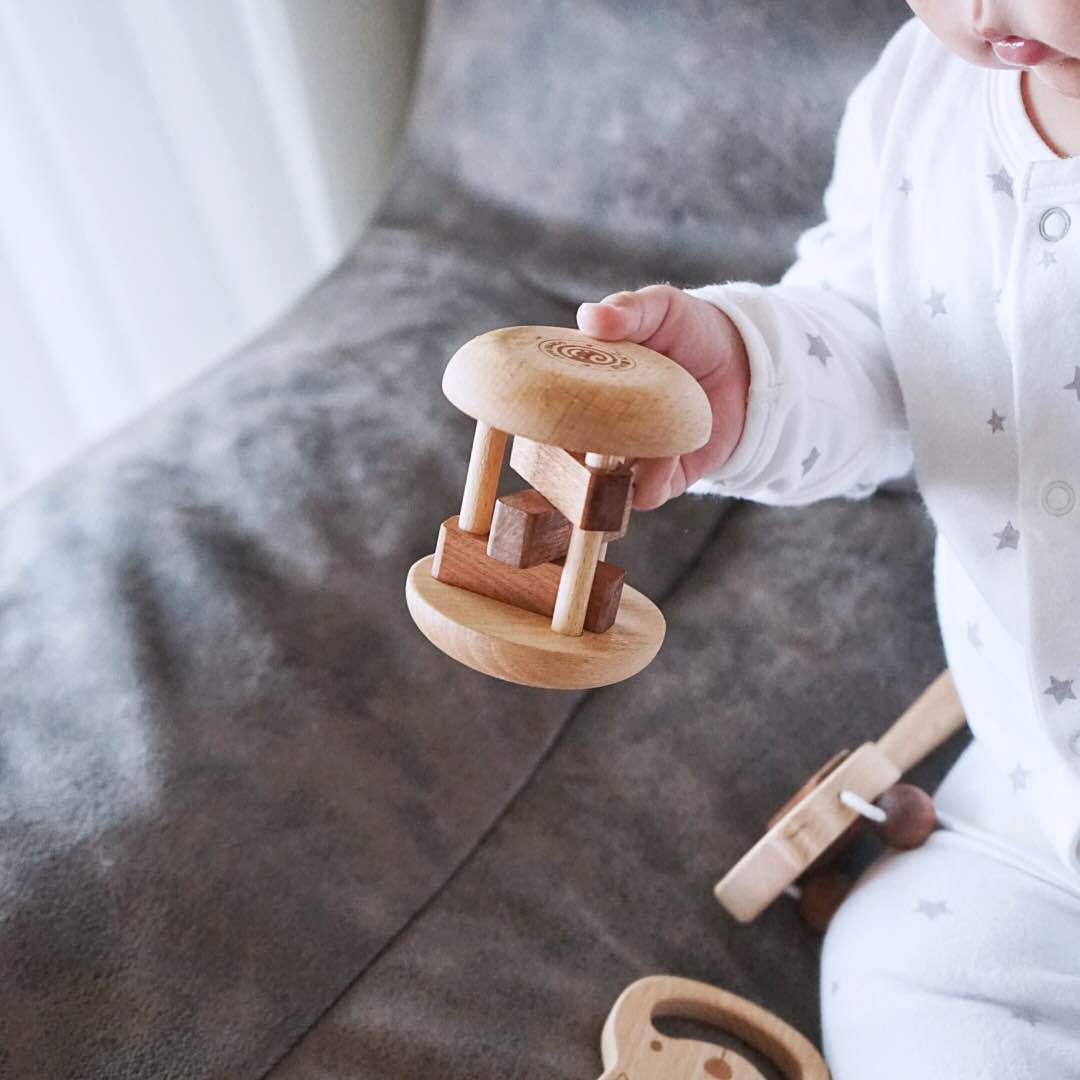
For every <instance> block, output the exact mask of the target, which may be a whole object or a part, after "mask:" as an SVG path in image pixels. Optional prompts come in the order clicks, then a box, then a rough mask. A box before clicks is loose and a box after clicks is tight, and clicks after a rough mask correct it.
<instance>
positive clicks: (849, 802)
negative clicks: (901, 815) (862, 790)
mask: <svg viewBox="0 0 1080 1080" xmlns="http://www.w3.org/2000/svg"><path fill="white" fill-rule="evenodd" d="M840 801H841V802H842V803H843V804H844V805H845V806H846V807H847V808H848V809H849V810H854V811H855V813H856V814H861V815H862V816H863V817H864V818H868V819H869V820H870V821H876V822H877V823H878V824H879V825H880V824H881V823H882V822H883V821H885V819H886V817H887V816H888V815H887V814H886V813H885V811H884V810H882V809H881V807H880V806H875V805H874V804H873V803H869V802H867V801H866V800H865V799H864V798H863V797H862V796H861V795H856V794H855V792H854V791H848V790H847V788H845V789H844V790H843V791H841V792H840Z"/></svg>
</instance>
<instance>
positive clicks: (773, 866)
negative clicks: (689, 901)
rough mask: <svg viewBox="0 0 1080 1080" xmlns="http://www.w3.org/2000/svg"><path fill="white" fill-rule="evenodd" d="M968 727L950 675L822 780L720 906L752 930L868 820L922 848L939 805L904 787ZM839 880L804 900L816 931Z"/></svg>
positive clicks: (736, 876)
mask: <svg viewBox="0 0 1080 1080" xmlns="http://www.w3.org/2000/svg"><path fill="white" fill-rule="evenodd" d="M963 724H964V710H963V707H962V706H961V704H960V699H959V698H958V697H957V695H956V687H955V686H954V684H953V681H952V676H951V675H950V674H949V672H948V671H945V672H943V673H942V674H941V675H939V676H938V677H937V678H936V679H935V680H934V681H933V682H932V683H931V684H930V686H929V687H928V688H927V689H926V690H925V691H924V692H923V693H922V695H921V696H920V697H919V698H918V700H917V701H916V702H915V703H914V704H913V705H912V706H911V707H910V708H909V709H907V711H906V712H905V713H904V714H903V715H902V716H901V717H900V719H899V720H897V721H896V723H894V724H893V726H892V727H891V728H889V730H888V731H887V732H886V733H885V734H884V735H883V736H882V737H881V738H880V739H878V741H877V742H876V743H864V744H863V745H862V746H860V747H859V748H858V749H857V750H855V751H854V752H848V751H846V750H845V751H843V752H841V753H839V754H837V755H836V757H834V758H833V759H832V760H831V761H829V762H827V763H826V764H825V765H824V766H823V767H822V768H821V769H820V770H819V771H818V772H816V773H815V774H814V775H813V776H812V777H811V778H810V779H809V780H808V781H807V782H806V784H804V785H803V787H802V788H801V789H800V790H799V791H798V792H797V793H796V794H795V796H794V797H793V798H792V799H791V800H790V801H789V802H788V803H787V804H786V805H785V806H784V807H782V808H781V810H780V811H779V812H778V813H777V814H776V816H775V817H774V818H773V819H772V821H771V822H770V823H769V829H768V832H766V834H765V835H764V836H763V837H762V838H761V839H760V840H759V841H758V842H757V843H756V844H755V845H754V846H753V847H752V848H751V849H750V850H749V851H748V852H747V853H746V854H745V855H744V856H743V857H742V858H741V859H740V860H739V861H738V862H737V863H736V864H735V866H734V867H732V869H731V870H729V871H728V873H727V874H726V875H725V876H724V878H723V879H721V881H720V882H719V884H718V885H717V886H716V889H715V893H716V898H717V899H718V900H719V901H720V903H721V904H723V905H724V907H725V908H727V910H728V911H729V912H731V914H732V915H734V916H735V918H736V919H738V920H739V921H740V922H750V920H751V919H754V918H755V917H756V916H757V915H759V914H760V913H761V912H762V911H763V910H764V909H765V908H766V907H767V906H768V905H769V904H771V903H772V902H773V900H775V899H776V898H777V897H778V896H779V895H780V894H781V893H783V892H786V891H789V890H791V888H792V886H794V883H795V882H796V880H797V879H798V878H799V877H800V876H801V875H802V874H803V873H805V872H806V871H807V870H808V869H810V868H811V866H812V865H813V864H815V863H817V862H818V861H819V860H820V859H821V858H822V856H823V855H825V854H826V853H827V852H831V851H833V850H835V849H836V847H837V845H838V843H839V842H840V841H841V840H842V839H843V838H844V836H845V834H846V833H848V831H849V830H850V829H851V828H852V826H854V825H855V824H856V823H857V822H859V820H860V818H863V817H865V818H868V819H870V820H871V821H873V822H874V823H875V825H876V826H877V827H878V828H879V831H880V832H881V835H882V838H883V839H884V840H885V841H886V843H890V844H892V846H894V847H901V848H903V847H916V846H918V845H919V844H921V843H922V842H923V841H924V840H925V839H926V837H927V836H928V835H929V833H930V832H931V831H932V830H933V828H934V826H935V823H936V822H935V818H934V810H933V802H932V800H931V799H930V797H929V796H928V795H926V794H925V792H922V791H920V790H919V789H918V788H913V787H911V785H909V784H897V780H899V779H900V777H901V775H902V774H903V773H905V772H907V771H908V769H910V768H912V766H914V765H916V764H917V763H918V762H920V761H921V760H922V759H923V758H924V757H926V756H927V755H928V754H929V753H930V752H931V751H933V750H935V749H937V747H938V746H940V745H941V744H942V743H943V742H944V741H945V740H946V739H947V738H948V737H949V736H950V735H952V734H953V733H954V732H956V731H958V730H959V729H960V728H961V727H962V726H963ZM836 878H837V875H828V876H827V878H825V879H822V880H819V881H815V882H813V883H812V884H811V883H808V885H810V888H809V889H808V890H807V892H804V894H803V895H802V896H801V897H800V898H799V899H800V909H801V910H802V913H803V916H804V918H806V920H807V922H809V923H810V925H811V926H814V927H815V928H816V929H819V930H823V929H824V925H823V924H824V923H825V922H827V919H828V917H829V916H831V914H832V910H835V907H836V906H837V905H838V904H839V902H840V900H841V899H842V898H843V895H842V894H843V883H842V882H840V881H839V880H835V879H836Z"/></svg>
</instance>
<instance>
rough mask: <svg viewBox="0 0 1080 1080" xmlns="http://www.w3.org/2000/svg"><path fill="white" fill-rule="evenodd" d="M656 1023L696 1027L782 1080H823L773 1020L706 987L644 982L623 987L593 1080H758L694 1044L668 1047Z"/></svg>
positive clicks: (720, 1053)
mask: <svg viewBox="0 0 1080 1080" xmlns="http://www.w3.org/2000/svg"><path fill="white" fill-rule="evenodd" d="M660 1017H670V1018H675V1017H679V1018H683V1019H687V1020H699V1021H701V1022H703V1023H706V1024H711V1025H712V1026H713V1027H715V1028H718V1029H719V1030H721V1031H725V1032H728V1033H729V1034H731V1035H734V1036H736V1037H737V1038H739V1039H741V1040H742V1041H743V1042H744V1043H746V1045H747V1046H752V1047H753V1048H754V1049H755V1050H759V1051H760V1052H761V1053H762V1054H763V1055H764V1056H765V1057H766V1058H767V1059H768V1060H769V1061H770V1062H772V1064H773V1065H775V1066H776V1068H777V1069H779V1070H780V1072H781V1073H782V1074H783V1075H784V1077H786V1078H787V1080H829V1070H828V1068H827V1067H826V1065H825V1062H824V1061H823V1060H822V1058H821V1055H820V1054H819V1053H818V1052H817V1050H815V1049H814V1047H813V1046H812V1045H811V1043H810V1042H809V1041H808V1040H807V1039H806V1038H804V1037H803V1036H802V1035H800V1034H799V1033H798V1032H797V1031H796V1030H795V1029H794V1028H793V1027H790V1026H789V1025H788V1024H785V1023H784V1022H783V1020H781V1019H779V1017H776V1016H773V1014H772V1013H770V1012H767V1011H766V1010H765V1009H763V1008H761V1007H760V1006H758V1005H754V1004H753V1003H752V1002H749V1001H747V1000H746V999H745V998H741V997H737V996H736V995H735V994H730V993H728V992H727V991H726V990H720V989H718V988H717V987H715V986H709V985H707V984H706V983H699V982H693V981H692V980H690V979H679V978H676V977H674V976H671V975H650V976H649V977H648V978H645V979H639V980H638V981H637V982H635V983H632V984H631V985H630V986H628V987H627V988H626V989H625V990H624V991H623V992H622V994H621V995H620V997H619V1000H618V1001H616V1002H615V1006H614V1008H613V1009H612V1010H611V1013H610V1014H609V1015H608V1018H607V1023H606V1024H605V1025H604V1033H603V1036H602V1038H601V1044H600V1045H601V1052H602V1055H603V1061H604V1074H603V1076H601V1077H600V1080H766V1078H765V1077H764V1076H762V1074H761V1072H760V1071H759V1070H758V1069H756V1068H755V1067H754V1066H753V1065H751V1064H750V1062H749V1061H747V1060H746V1058H745V1057H743V1056H742V1055H741V1054H738V1053H736V1052H735V1051H734V1050H728V1049H725V1048H723V1047H720V1046H717V1045H715V1044H713V1043H706V1042H699V1041H697V1040H695V1039H673V1038H669V1037H668V1036H667V1035H662V1034H661V1033H660V1032H659V1031H657V1030H656V1028H655V1027H654V1026H653V1020H654V1019H655V1018H660Z"/></svg>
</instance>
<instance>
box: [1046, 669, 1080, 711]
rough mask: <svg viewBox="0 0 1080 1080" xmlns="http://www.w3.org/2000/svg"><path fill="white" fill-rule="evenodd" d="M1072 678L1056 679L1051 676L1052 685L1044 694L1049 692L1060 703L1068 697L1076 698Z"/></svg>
mask: <svg viewBox="0 0 1080 1080" xmlns="http://www.w3.org/2000/svg"><path fill="white" fill-rule="evenodd" d="M1072 684H1073V681H1072V679H1055V678H1054V676H1053V675H1051V676H1050V685H1049V686H1048V687H1047V688H1046V689H1045V690H1044V691H1043V693H1044V694H1049V695H1050V696H1051V697H1052V698H1053V699H1054V700H1055V701H1056V702H1057V703H1058V704H1059V705H1060V704H1061V703H1062V702H1063V701H1065V699H1066V698H1072V699H1073V700H1074V701H1075V700H1076V695H1075V694H1074V693H1073V688H1072Z"/></svg>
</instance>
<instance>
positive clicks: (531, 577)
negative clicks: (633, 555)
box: [431, 516, 626, 634]
mask: <svg viewBox="0 0 1080 1080" xmlns="http://www.w3.org/2000/svg"><path fill="white" fill-rule="evenodd" d="M486 543H487V541H486V538H485V537H483V536H476V535H475V534H473V533H467V532H464V531H462V530H461V529H460V528H459V527H458V519H457V517H456V516H455V517H452V518H448V519H447V520H446V521H444V522H443V525H442V528H441V529H440V530H439V542H438V544H437V545H436V547H435V559H434V562H433V563H432V566H431V573H432V575H433V576H434V577H436V578H438V580H439V581H442V582H444V583H445V584H447V585H456V586H458V588H461V589H468V590H469V591H470V592H474V593H479V594H480V595H481V596H490V597H491V599H493V600H501V601H502V602H503V603H504V604H512V605H513V606H514V607H518V608H524V609H525V610H526V611H535V612H536V613H537V614H538V615H547V616H550V615H551V614H552V612H554V610H555V597H556V595H557V593H558V591H559V575H560V574H561V573H562V565H561V562H546V563H541V564H540V565H539V566H531V567H528V568H526V569H517V568H516V567H512V566H507V565H506V563H503V562H499V560H498V559H492V558H491V557H490V556H489V555H488V553H487V550H486ZM625 577H626V574H625V572H624V571H623V570H621V569H619V567H617V566H612V565H611V564H610V563H605V562H601V563H597V566H596V576H595V577H594V578H593V586H592V592H590V593H589V606H588V608H587V609H586V612H585V629H586V630H589V631H591V632H592V633H594V634H602V633H603V632H604V631H605V630H608V629H610V628H611V626H612V624H613V623H614V622H615V617H616V615H618V613H619V600H620V599H621V597H622V587H623V580H624V579H625Z"/></svg>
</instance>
